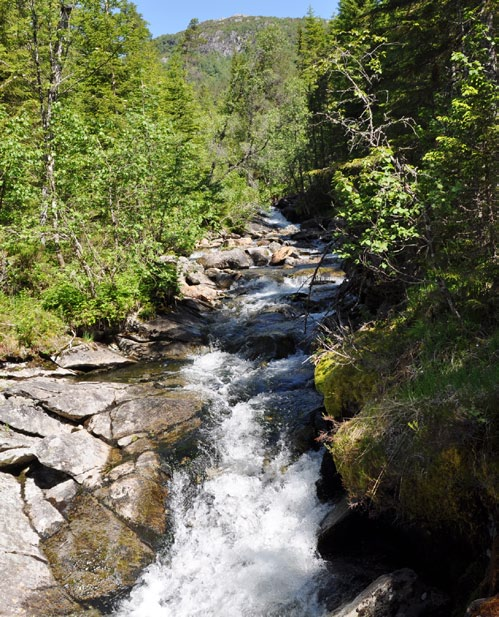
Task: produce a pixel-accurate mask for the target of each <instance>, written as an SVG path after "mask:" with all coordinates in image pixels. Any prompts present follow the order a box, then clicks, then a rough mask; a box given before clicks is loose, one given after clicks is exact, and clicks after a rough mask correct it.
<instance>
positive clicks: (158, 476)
mask: <svg viewBox="0 0 499 617" xmlns="http://www.w3.org/2000/svg"><path fill="white" fill-rule="evenodd" d="M106 481H107V482H108V483H109V484H108V485H107V486H104V487H103V488H101V489H99V490H98V491H96V492H95V493H94V494H95V496H96V497H97V498H98V499H99V501H101V502H102V503H104V504H105V505H107V506H108V507H109V508H111V510H113V511H114V512H116V514H118V516H119V517H120V519H121V520H123V521H125V522H127V523H128V524H131V525H133V526H134V527H135V526H139V527H140V529H142V530H144V531H145V532H146V534H147V536H152V537H153V539H155V540H157V539H158V538H159V537H160V536H161V535H163V534H164V533H165V531H166V516H165V500H166V496H167V490H166V486H165V481H166V478H165V477H163V473H162V472H161V463H160V460H159V457H158V455H157V454H156V453H155V452H151V451H149V452H144V453H143V454H141V455H140V456H139V457H138V459H137V461H136V462H135V463H134V462H132V461H127V462H126V463H123V464H122V465H119V466H118V467H115V468H114V469H113V470H112V471H111V472H110V473H109V474H107V476H106Z"/></svg>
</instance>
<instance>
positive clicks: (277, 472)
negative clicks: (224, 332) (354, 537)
mask: <svg viewBox="0 0 499 617" xmlns="http://www.w3.org/2000/svg"><path fill="white" fill-rule="evenodd" d="M286 362H287V364H288V366H289V367H292V366H293V365H294V364H296V363H297V362H303V358H302V357H301V356H297V357H296V358H291V359H289V360H288V359H287V360H279V361H278V362H277V363H276V364H277V366H275V367H274V372H275V370H278V371H279V370H283V369H285V368H286ZM273 364H274V363H272V362H271V363H269V370H270V371H271V372H272V365H273ZM184 370H185V371H186V373H187V375H186V376H188V378H189V381H190V382H191V384H192V385H191V387H199V388H202V389H204V390H205V391H209V392H210V393H211V396H212V398H213V400H214V401H216V402H217V404H215V405H214V410H215V411H214V412H213V413H214V414H217V413H218V416H219V417H218V421H217V422H216V423H215V425H214V426H213V427H212V429H211V432H210V435H209V440H210V442H211V444H212V446H211V462H210V464H209V467H208V469H207V470H206V473H205V479H204V481H203V482H202V483H201V484H199V485H197V486H194V485H193V481H192V478H191V477H190V475H189V474H188V473H186V472H176V473H175V474H174V478H173V482H172V486H171V489H170V490H171V495H172V498H171V504H170V506H171V510H172V512H173V515H174V542H173V544H172V546H171V547H170V548H169V550H168V551H165V553H164V554H163V555H161V556H160V557H159V558H158V560H157V562H156V563H155V564H154V565H153V566H151V567H150V568H148V569H147V571H146V572H145V573H144V575H143V577H142V579H141V581H140V582H139V584H138V585H137V586H136V587H135V589H134V590H133V591H132V593H131V596H130V598H129V599H128V600H127V601H125V602H124V603H123V604H122V605H121V607H120V608H119V610H118V612H117V613H116V615H117V616H119V617H173V616H174V617H201V616H203V617H280V616H282V617H319V616H321V615H324V614H325V611H324V610H323V609H322V608H321V606H320V604H319V603H318V601H317V599H316V589H317V587H318V585H317V583H318V579H319V578H321V577H322V576H325V575H326V571H325V566H324V563H323V562H322V561H321V560H320V559H319V558H318V557H317V555H316V553H315V545H316V537H315V534H316V529H317V526H318V524H319V522H320V520H321V519H322V517H323V516H324V514H325V509H324V506H323V505H321V504H320V503H319V502H318V500H317V498H316V496H315V494H314V490H313V487H314V484H315V481H316V479H317V477H318V470H319V465H320V461H319V457H318V455H317V454H315V453H312V454H305V455H303V456H301V457H300V458H299V459H298V460H297V461H292V460H291V458H290V454H289V453H288V452H287V451H286V449H285V448H284V447H283V446H281V447H280V448H279V449H278V452H277V453H275V452H269V449H268V447H267V444H266V442H265V422H266V417H265V414H266V410H265V407H264V404H263V403H262V400H263V399H262V398H261V397H260V400H259V399H257V398H252V399H249V400H247V401H239V402H237V403H236V404H233V405H230V404H229V402H228V398H227V393H228V391H229V389H230V385H231V383H233V382H234V380H237V379H240V378H241V377H242V376H243V375H244V376H248V375H249V374H251V372H252V371H255V372H256V371H260V372H261V367H260V368H258V369H257V367H253V365H252V364H251V363H249V362H247V361H245V360H242V359H240V358H237V357H236V356H232V355H230V354H226V353H223V352H220V351H214V352H212V353H208V354H206V355H204V356H199V357H198V358H196V359H195V361H194V363H193V364H192V366H190V367H188V368H186V369H184ZM274 448H275V446H274Z"/></svg>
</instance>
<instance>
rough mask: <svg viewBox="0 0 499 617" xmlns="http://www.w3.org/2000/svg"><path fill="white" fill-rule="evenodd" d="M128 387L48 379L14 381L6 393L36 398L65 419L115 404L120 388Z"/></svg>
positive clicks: (103, 409)
mask: <svg viewBox="0 0 499 617" xmlns="http://www.w3.org/2000/svg"><path fill="white" fill-rule="evenodd" d="M125 389H126V385H125V384H112V385H110V384H104V383H96V382H85V383H79V382H75V381H61V380H60V379H49V378H45V379H31V380H28V381H25V382H20V383H14V384H12V385H11V386H9V387H7V388H6V390H5V391H4V394H5V395H6V396H7V397H11V396H20V397H24V398H28V399H32V400H34V401H35V402H37V403H39V404H40V405H41V406H42V407H44V408H45V409H47V410H49V411H51V412H53V413H55V414H57V415H59V416H62V417H63V418H68V419H69V420H82V419H84V418H88V417H89V416H92V415H94V414H97V413H101V412H103V411H105V410H106V409H108V408H109V407H111V406H112V405H114V404H115V402H116V397H117V396H118V393H119V392H120V390H125Z"/></svg>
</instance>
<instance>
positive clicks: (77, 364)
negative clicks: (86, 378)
mask: <svg viewBox="0 0 499 617" xmlns="http://www.w3.org/2000/svg"><path fill="white" fill-rule="evenodd" d="M54 362H56V363H57V364H58V365H59V366H60V367H61V368H63V369H70V370H77V371H93V370H96V369H109V368H116V367H118V366H126V365H127V364H133V363H134V362H135V360H132V358H128V357H127V356H124V355H123V354H122V353H120V352H119V351H115V350H113V349H110V348H109V347H107V346H106V345H102V344H101V343H81V344H80V345H75V346H74V347H71V348H70V349H65V350H64V351H63V352H62V353H60V354H59V355H58V356H56V357H55V358H54Z"/></svg>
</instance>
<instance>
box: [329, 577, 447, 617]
mask: <svg viewBox="0 0 499 617" xmlns="http://www.w3.org/2000/svg"><path fill="white" fill-rule="evenodd" d="M446 603H447V598H446V597H445V596H444V595H443V594H441V593H440V592H438V591H436V590H434V589H429V588H427V587H425V586H424V585H423V584H422V583H421V582H420V581H419V580H418V577H417V575H416V573H415V572H414V571H413V570H410V569H408V568H403V569H401V570H396V571H395V572H392V573H391V574H385V575H384V576H380V577H379V578H377V579H376V580H375V581H374V582H373V583H371V585H369V587H367V588H366V589H364V591H362V592H361V593H360V594H359V595H358V596H357V597H356V598H355V599H354V600H353V601H352V602H350V603H349V604H347V605H346V606H344V607H343V608H341V609H340V610H337V611H334V612H333V613H330V614H329V617H359V616H360V615H362V617H401V616H402V615H410V616H411V617H424V616H425V615H429V614H434V613H433V612H432V611H436V609H439V610H440V611H441V610H442V609H443V608H444V607H445V605H446ZM438 614H442V613H441V612H440V613H438Z"/></svg>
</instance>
